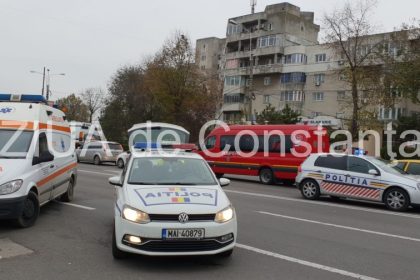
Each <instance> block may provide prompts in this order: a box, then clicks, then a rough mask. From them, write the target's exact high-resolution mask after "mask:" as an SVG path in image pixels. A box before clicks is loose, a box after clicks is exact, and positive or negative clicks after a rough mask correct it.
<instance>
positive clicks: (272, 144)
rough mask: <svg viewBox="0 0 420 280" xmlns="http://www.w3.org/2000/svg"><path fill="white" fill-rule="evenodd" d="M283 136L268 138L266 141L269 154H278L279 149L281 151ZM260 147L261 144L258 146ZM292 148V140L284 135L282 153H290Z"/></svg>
mask: <svg viewBox="0 0 420 280" xmlns="http://www.w3.org/2000/svg"><path fill="white" fill-rule="evenodd" d="M282 137H283V136H280V135H271V136H270V138H269V139H268V145H269V146H268V147H269V148H268V151H269V152H271V153H280V152H281V149H282V145H283V144H282V143H281V140H282V139H281V138H282ZM260 145H261V144H260ZM292 147H293V142H292V138H291V137H290V135H285V136H284V152H285V153H290V150H291V149H292Z"/></svg>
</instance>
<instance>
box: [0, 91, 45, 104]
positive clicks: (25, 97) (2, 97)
mask: <svg viewBox="0 0 420 280" xmlns="http://www.w3.org/2000/svg"><path fill="white" fill-rule="evenodd" d="M0 102H28V103H44V104H47V101H46V100H45V98H44V97H43V96H42V95H39V94H4V93H0Z"/></svg>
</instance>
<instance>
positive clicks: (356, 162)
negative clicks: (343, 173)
mask: <svg viewBox="0 0 420 280" xmlns="http://www.w3.org/2000/svg"><path fill="white" fill-rule="evenodd" d="M370 169H375V170H376V168H375V166H373V165H372V164H371V163H370V162H368V161H366V160H364V159H362V158H358V157H348V170H349V171H351V172H357V173H364V174H368V173H369V170H370Z"/></svg>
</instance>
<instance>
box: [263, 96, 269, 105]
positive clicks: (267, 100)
mask: <svg viewBox="0 0 420 280" xmlns="http://www.w3.org/2000/svg"><path fill="white" fill-rule="evenodd" d="M269 103H270V95H264V104H269Z"/></svg>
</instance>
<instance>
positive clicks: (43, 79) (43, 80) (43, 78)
mask: <svg viewBox="0 0 420 280" xmlns="http://www.w3.org/2000/svg"><path fill="white" fill-rule="evenodd" d="M44 86H45V66H44V71H43V73H42V97H44Z"/></svg>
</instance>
